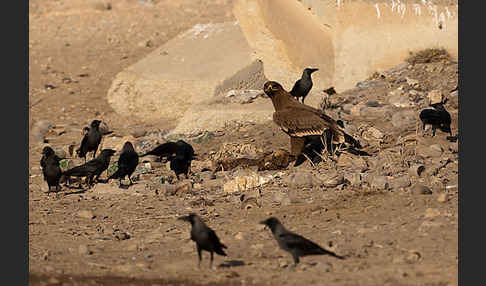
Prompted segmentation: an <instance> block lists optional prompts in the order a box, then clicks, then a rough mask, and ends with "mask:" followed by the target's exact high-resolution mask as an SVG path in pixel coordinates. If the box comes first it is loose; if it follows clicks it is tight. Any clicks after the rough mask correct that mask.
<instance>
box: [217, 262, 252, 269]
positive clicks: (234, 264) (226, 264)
mask: <svg viewBox="0 0 486 286" xmlns="http://www.w3.org/2000/svg"><path fill="white" fill-rule="evenodd" d="M245 265H246V264H245V262H244V261H242V260H228V261H225V262H223V263H221V264H220V265H218V267H219V268H231V267H237V266H245Z"/></svg>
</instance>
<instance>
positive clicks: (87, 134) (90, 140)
mask: <svg viewBox="0 0 486 286" xmlns="http://www.w3.org/2000/svg"><path fill="white" fill-rule="evenodd" d="M100 123H101V121H100V120H93V121H92V122H91V125H90V127H89V128H88V127H84V128H83V134H84V137H83V140H82V141H81V145H80V146H79V148H78V150H76V153H77V154H78V157H79V158H84V160H85V162H86V154H87V153H88V152H91V151H94V153H93V158H95V156H96V151H98V146H99V145H100V142H101V137H102V134H101V132H100Z"/></svg>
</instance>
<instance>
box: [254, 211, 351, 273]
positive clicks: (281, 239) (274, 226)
mask: <svg viewBox="0 0 486 286" xmlns="http://www.w3.org/2000/svg"><path fill="white" fill-rule="evenodd" d="M260 223H261V224H264V225H266V226H267V227H269V228H270V230H271V231H272V234H273V237H274V238H275V240H276V241H277V243H278V246H279V247H280V248H281V249H283V250H285V251H287V252H289V253H290V254H291V255H292V257H293V259H294V267H295V266H296V265H297V264H298V263H299V261H300V259H299V258H300V257H302V256H307V255H322V254H326V255H330V256H332V257H336V258H338V259H344V257H343V256H339V255H336V254H335V253H334V252H332V251H329V250H325V249H324V248H322V247H320V246H319V245H317V244H316V243H314V242H312V241H310V240H308V239H307V238H305V237H302V236H300V235H298V234H296V233H293V232H291V231H288V230H287V229H286V228H285V227H284V226H283V225H282V224H281V223H280V221H279V220H278V219H277V218H275V217H270V218H268V219H266V220H264V221H261V222H260Z"/></svg>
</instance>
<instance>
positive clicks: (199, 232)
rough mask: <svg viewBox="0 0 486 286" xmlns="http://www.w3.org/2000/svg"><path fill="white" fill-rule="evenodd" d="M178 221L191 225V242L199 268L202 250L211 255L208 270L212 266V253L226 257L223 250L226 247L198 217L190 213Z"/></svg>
mask: <svg viewBox="0 0 486 286" xmlns="http://www.w3.org/2000/svg"><path fill="white" fill-rule="evenodd" d="M178 220H182V221H187V222H190V223H191V240H193V241H195V242H196V246H197V255H198V256H199V264H198V266H199V267H200V266H201V260H202V257H201V251H202V250H206V251H208V252H209V253H211V262H210V265H209V267H210V268H211V267H212V266H213V252H216V253H217V254H219V255H221V256H226V253H225V252H224V250H223V249H224V248H227V247H226V245H224V244H222V243H221V242H220V241H219V238H218V236H217V235H216V233H215V232H214V230H212V229H211V228H209V227H208V226H207V225H206V224H205V223H204V222H203V221H202V219H201V218H200V217H199V216H198V215H196V214H194V213H191V214H189V215H188V216H182V217H180V218H178Z"/></svg>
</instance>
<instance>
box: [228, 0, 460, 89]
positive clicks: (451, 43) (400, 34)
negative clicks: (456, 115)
mask: <svg viewBox="0 0 486 286" xmlns="http://www.w3.org/2000/svg"><path fill="white" fill-rule="evenodd" d="M253 1H256V2H257V3H258V6H259V9H260V11H261V12H260V13H259V15H260V16H261V17H262V18H263V22H264V23H265V25H266V28H268V30H270V31H271V33H272V35H273V36H274V37H275V38H276V39H277V40H278V41H281V43H282V45H283V47H284V49H285V51H286V54H287V56H288V58H289V59H290V60H291V61H292V63H293V64H294V65H295V66H296V67H298V68H299V69H300V70H301V69H303V68H305V67H307V66H312V67H318V68H320V70H319V72H317V73H315V74H313V77H315V78H316V79H317V80H318V81H319V82H320V83H318V87H317V88H320V87H326V86H330V85H334V86H335V87H336V88H337V89H338V90H343V89H348V88H351V87H353V86H354V84H355V83H356V82H357V81H359V80H362V79H363V78H366V77H367V76H369V75H370V74H372V73H373V72H374V71H377V70H381V69H387V68H390V67H392V66H394V65H396V64H399V63H400V62H402V61H403V60H404V59H405V58H406V57H407V56H408V54H409V52H413V51H416V50H420V49H424V48H430V47H443V48H445V49H446V50H448V51H449V53H450V54H451V55H452V56H453V57H455V58H457V56H458V6H457V5H450V6H444V5H435V4H433V3H432V2H431V1H425V0H424V1H416V2H414V1H407V2H406V3H404V2H405V1H401V2H399V1H398V0H393V1H376V2H375V1H352V0H348V1H339V0H338V1H332V0H302V1H297V0H253ZM251 2H252V0H241V1H239V4H238V5H240V6H241V5H249V4H251ZM449 2H450V1H449ZM456 3H457V2H456ZM235 15H236V17H237V18H238V20H240V18H239V17H238V14H237V13H235ZM255 15H256V14H255ZM242 28H243V29H244V30H245V27H244V26H242ZM245 34H246V33H245ZM263 61H264V62H265V61H266V59H265V58H264V59H263ZM274 80H278V79H275V78H274ZM317 80H316V82H317Z"/></svg>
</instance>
